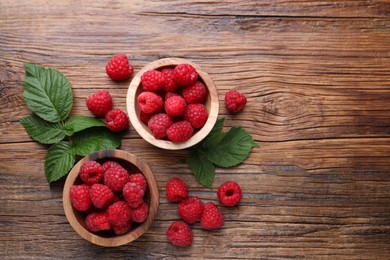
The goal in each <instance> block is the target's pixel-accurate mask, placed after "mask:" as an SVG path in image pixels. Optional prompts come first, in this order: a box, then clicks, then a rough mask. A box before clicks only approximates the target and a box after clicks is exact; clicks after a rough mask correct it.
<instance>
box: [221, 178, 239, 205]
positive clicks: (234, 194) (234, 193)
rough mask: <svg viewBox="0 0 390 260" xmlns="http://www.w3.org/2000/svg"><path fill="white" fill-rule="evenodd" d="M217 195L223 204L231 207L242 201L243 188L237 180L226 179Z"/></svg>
mask: <svg viewBox="0 0 390 260" xmlns="http://www.w3.org/2000/svg"><path fill="white" fill-rule="evenodd" d="M217 196H218V200H219V202H221V203H222V205H224V206H230V207H231V206H234V205H237V203H238V202H240V200H241V198H242V193H241V188H240V186H239V185H238V184H237V183H236V182H233V181H226V182H224V183H222V184H221V186H219V188H218V192H217Z"/></svg>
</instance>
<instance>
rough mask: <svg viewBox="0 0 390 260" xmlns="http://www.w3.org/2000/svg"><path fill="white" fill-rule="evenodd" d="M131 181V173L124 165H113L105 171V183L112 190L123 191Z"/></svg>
mask: <svg viewBox="0 0 390 260" xmlns="http://www.w3.org/2000/svg"><path fill="white" fill-rule="evenodd" d="M128 181H129V174H128V172H127V171H126V170H125V169H124V168H123V167H122V166H112V167H111V168H109V169H108V170H107V171H106V172H105V173H104V184H105V185H107V187H109V188H110V189H111V190H112V191H122V190H123V186H125V184H126V183H127V182H128Z"/></svg>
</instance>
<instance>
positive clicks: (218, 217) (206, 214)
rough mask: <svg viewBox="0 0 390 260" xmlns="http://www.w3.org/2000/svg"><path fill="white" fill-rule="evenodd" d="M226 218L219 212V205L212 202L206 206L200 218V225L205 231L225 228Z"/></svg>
mask: <svg viewBox="0 0 390 260" xmlns="http://www.w3.org/2000/svg"><path fill="white" fill-rule="evenodd" d="M224 222H225V218H224V217H223V215H222V213H221V212H220V211H219V209H218V207H217V205H215V204H214V203H212V202H207V203H206V204H204V209H203V213H202V217H201V218H200V225H201V226H202V228H203V229H207V230H211V229H217V228H220V227H222V226H223V224H224Z"/></svg>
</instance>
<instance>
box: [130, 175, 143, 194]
mask: <svg viewBox="0 0 390 260" xmlns="http://www.w3.org/2000/svg"><path fill="white" fill-rule="evenodd" d="M129 181H130V182H132V183H135V184H137V185H138V186H139V187H140V188H141V189H142V190H143V191H144V192H146V188H147V186H148V183H147V182H146V179H145V176H144V175H143V174H142V173H133V174H130V177H129Z"/></svg>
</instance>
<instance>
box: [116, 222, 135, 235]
mask: <svg viewBox="0 0 390 260" xmlns="http://www.w3.org/2000/svg"><path fill="white" fill-rule="evenodd" d="M131 225H132V223H131V222H130V221H129V222H126V223H124V224H123V225H112V230H114V233H115V235H118V236H119V235H123V234H126V233H127V232H129V231H130V229H131Z"/></svg>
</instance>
